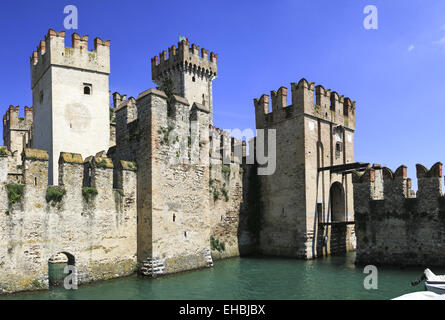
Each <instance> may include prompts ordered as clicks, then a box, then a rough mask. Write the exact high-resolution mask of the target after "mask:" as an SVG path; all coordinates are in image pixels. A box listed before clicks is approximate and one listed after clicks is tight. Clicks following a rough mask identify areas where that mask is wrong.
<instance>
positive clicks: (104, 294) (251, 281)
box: [0, 253, 445, 300]
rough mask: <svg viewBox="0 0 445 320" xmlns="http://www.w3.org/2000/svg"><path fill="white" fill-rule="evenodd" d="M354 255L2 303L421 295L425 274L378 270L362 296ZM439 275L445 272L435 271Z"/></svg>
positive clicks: (219, 265) (239, 261)
mask: <svg viewBox="0 0 445 320" xmlns="http://www.w3.org/2000/svg"><path fill="white" fill-rule="evenodd" d="M354 258H355V254H354V253H351V254H347V255H346V256H342V257H329V258H324V259H317V260H312V261H302V260H293V259H265V258H234V259H229V260H225V261H219V262H216V263H215V266H214V268H212V269H204V270H199V271H193V272H187V273H182V274H177V275H171V276H166V277H162V278H158V279H148V278H141V277H137V276H131V277H127V278H121V279H115V280H109V281H103V282H98V283H93V284H88V285H83V286H80V287H79V289H78V290H75V291H73V290H70V291H68V290H64V289H62V288H60V289H52V290H49V291H41V292H34V293H18V294H14V295H10V296H4V297H1V298H0V299H167V300H170V299H192V300H193V299H223V300H232V299H391V298H395V297H397V296H400V295H402V294H405V293H409V292H414V291H423V290H424V286H423V284H421V285H419V286H417V287H414V288H413V287H411V284H410V283H411V281H412V280H415V279H417V278H418V277H419V276H420V275H421V274H422V271H423V268H416V269H404V270H401V269H398V268H388V267H386V268H379V277H378V289H377V290H366V289H364V287H363V280H364V278H365V277H366V274H364V273H363V268H360V267H356V266H355V265H354ZM433 271H434V272H435V273H437V274H445V272H444V271H445V270H439V269H433Z"/></svg>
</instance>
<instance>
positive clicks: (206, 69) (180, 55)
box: [151, 40, 218, 81]
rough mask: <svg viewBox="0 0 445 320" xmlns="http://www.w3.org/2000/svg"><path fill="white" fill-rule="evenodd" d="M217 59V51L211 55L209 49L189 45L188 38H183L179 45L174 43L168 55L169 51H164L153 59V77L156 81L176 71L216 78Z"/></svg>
mask: <svg viewBox="0 0 445 320" xmlns="http://www.w3.org/2000/svg"><path fill="white" fill-rule="evenodd" d="M200 52H201V54H200ZM217 59H218V55H217V54H216V53H213V52H210V55H209V51H208V50H206V49H204V48H202V49H201V51H200V50H199V46H197V45H195V44H192V45H191V46H189V42H188V40H182V41H181V42H179V43H178V47H176V46H175V45H173V46H172V47H170V48H169V49H168V57H167V51H162V52H161V53H160V54H159V56H155V57H153V58H152V59H151V69H152V78H153V80H154V81H155V80H158V79H159V78H163V77H165V76H168V74H169V73H172V72H175V71H180V72H182V71H186V72H189V73H193V74H197V75H200V76H206V77H209V78H214V77H216V75H217Z"/></svg>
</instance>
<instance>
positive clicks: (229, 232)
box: [209, 126, 257, 260]
mask: <svg viewBox="0 0 445 320" xmlns="http://www.w3.org/2000/svg"><path fill="white" fill-rule="evenodd" d="M210 131H211V132H210V137H211V151H210V161H211V164H210V181H209V186H210V189H209V197H210V211H209V218H210V235H211V249H212V257H213V259H214V260H219V259H224V258H230V257H237V256H240V255H246V254H250V253H252V251H254V245H255V242H256V240H257V239H256V235H255V232H254V230H250V229H251V228H250V229H249V217H250V211H249V209H250V207H251V206H250V203H249V188H248V186H249V180H250V179H251V176H252V171H253V165H252V164H246V155H245V146H244V145H243V143H242V142H241V141H239V140H236V139H233V138H232V137H231V136H230V135H229V133H228V132H225V131H223V130H220V129H217V128H215V127H213V126H211V127H210ZM224 150H226V152H225V151H224ZM225 154H226V156H227V157H226V158H225V156H224V155H225ZM252 192H253V190H252Z"/></svg>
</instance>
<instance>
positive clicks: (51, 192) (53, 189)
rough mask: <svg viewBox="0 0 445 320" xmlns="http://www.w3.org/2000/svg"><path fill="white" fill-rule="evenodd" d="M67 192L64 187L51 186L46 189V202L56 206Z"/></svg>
mask: <svg viewBox="0 0 445 320" xmlns="http://www.w3.org/2000/svg"><path fill="white" fill-rule="evenodd" d="M65 194H66V190H65V188H63V187H57V186H50V187H48V189H46V196H45V199H46V202H47V203H51V202H52V206H55V205H56V204H57V203H59V202H61V201H62V199H63V196H64V195H65Z"/></svg>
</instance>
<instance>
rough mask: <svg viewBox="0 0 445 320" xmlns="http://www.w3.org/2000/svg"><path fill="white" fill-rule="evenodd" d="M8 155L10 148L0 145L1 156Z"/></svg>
mask: <svg viewBox="0 0 445 320" xmlns="http://www.w3.org/2000/svg"><path fill="white" fill-rule="evenodd" d="M7 156H8V150H7V149H6V147H0V157H7Z"/></svg>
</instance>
